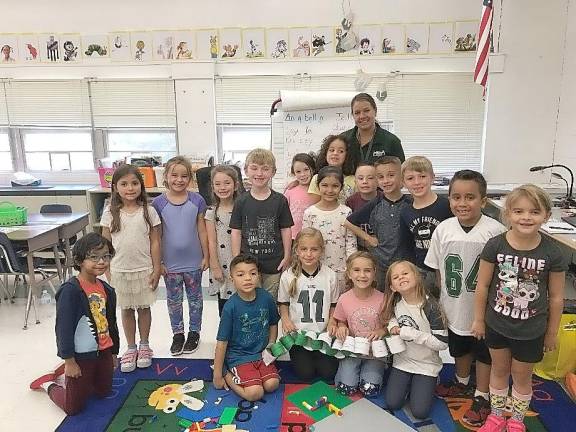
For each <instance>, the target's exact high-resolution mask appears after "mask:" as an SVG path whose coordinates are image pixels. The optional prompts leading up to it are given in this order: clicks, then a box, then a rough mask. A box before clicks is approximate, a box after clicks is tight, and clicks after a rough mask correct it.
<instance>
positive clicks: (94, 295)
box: [30, 233, 120, 415]
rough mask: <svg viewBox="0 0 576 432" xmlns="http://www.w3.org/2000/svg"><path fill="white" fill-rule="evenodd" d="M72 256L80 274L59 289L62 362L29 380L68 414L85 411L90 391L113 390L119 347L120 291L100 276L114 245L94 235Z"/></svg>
mask: <svg viewBox="0 0 576 432" xmlns="http://www.w3.org/2000/svg"><path fill="white" fill-rule="evenodd" d="M72 255H73V257H74V268H75V269H76V270H79V271H80V273H79V274H78V276H73V277H71V278H70V279H69V280H68V281H67V282H64V283H63V284H62V286H61V287H60V289H59V290H58V292H57V293H56V344H57V346H58V356H59V357H60V358H62V359H63V360H64V363H62V364H61V365H60V366H58V367H57V368H56V370H54V371H52V372H50V373H48V374H45V375H43V376H41V377H39V378H37V379H36V380H34V381H33V382H32V383H31V384H30V388H31V389H32V390H40V389H44V390H45V391H46V392H47V393H48V396H49V397H50V399H52V401H53V402H54V403H55V404H56V405H58V406H59V407H60V408H62V409H63V410H64V411H65V412H66V414H68V415H74V414H78V413H79V412H80V411H82V410H83V409H84V406H85V404H86V401H87V400H88V398H89V397H90V396H91V395H92V393H94V394H95V395H96V397H98V398H104V397H106V396H108V395H109V394H110V392H111V391H112V374H113V373H114V369H115V368H116V367H117V366H118V359H117V357H116V356H117V354H118V350H119V348H120V341H119V336H118V327H117V326H116V294H115V292H114V289H113V288H112V287H111V286H110V285H108V284H107V283H106V282H104V281H102V280H100V279H98V276H102V275H103V274H104V272H106V270H107V269H108V266H109V265H110V260H111V259H112V257H113V256H114V248H113V247H112V243H111V242H110V241H109V240H107V239H105V238H104V237H102V236H101V235H100V234H96V233H90V234H87V235H85V236H83V237H82V238H81V239H80V240H78V241H77V242H76V243H75V244H74V249H73V251H72ZM62 374H64V376H63V377H62ZM62 378H63V379H62Z"/></svg>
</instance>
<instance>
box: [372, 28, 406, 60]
mask: <svg viewBox="0 0 576 432" xmlns="http://www.w3.org/2000/svg"><path fill="white" fill-rule="evenodd" d="M405 47H406V37H405V35H404V26H403V25H402V24H386V25H384V26H383V27H382V34H381V44H380V52H379V54H380V55H383V54H404V53H405V52H406V50H405Z"/></svg>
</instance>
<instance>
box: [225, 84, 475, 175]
mask: <svg viewBox="0 0 576 432" xmlns="http://www.w3.org/2000/svg"><path fill="white" fill-rule="evenodd" d="M355 78H356V77H355V76H354V75H347V76H314V77H293V76H274V77H257V76H250V77H233V78H218V79H217V80H216V83H215V86H216V118H217V122H218V123H219V124H222V123H228V124H270V107H271V105H272V102H273V101H274V100H276V99H277V98H278V95H279V90H285V89H298V90H309V91H322V90H342V91H355V88H354V80H355ZM383 84H384V85H385V88H386V92H387V97H386V99H385V100H384V101H379V100H376V104H377V107H378V119H380V120H382V121H384V120H390V121H392V122H393V125H394V126H393V128H394V133H395V134H396V135H397V136H398V137H399V138H400V139H401V140H402V145H403V147H404V152H405V153H406V156H407V157H409V156H415V155H424V156H426V157H428V158H429V159H430V160H431V161H432V163H433V165H434V168H435V171H436V173H437V174H444V173H446V174H450V173H453V172H454V171H457V170H459V169H463V168H470V169H476V170H479V169H480V166H481V153H482V152H481V148H482V126H483V119H484V102H483V100H482V87H481V86H478V85H476V84H474V82H473V80H472V75H471V74H467V73H434V74H418V75H416V74H413V75H397V76H396V77H389V76H384V75H381V76H378V75H373V79H372V82H371V83H370V85H369V86H368V87H367V88H366V90H365V92H367V93H369V94H371V95H372V96H375V95H376V92H377V91H378V90H379V88H380V87H381V86H382V85H383Z"/></svg>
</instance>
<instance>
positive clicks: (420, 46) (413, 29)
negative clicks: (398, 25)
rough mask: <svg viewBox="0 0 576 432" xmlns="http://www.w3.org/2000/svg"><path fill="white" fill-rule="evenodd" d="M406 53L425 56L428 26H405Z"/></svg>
mask: <svg viewBox="0 0 576 432" xmlns="http://www.w3.org/2000/svg"><path fill="white" fill-rule="evenodd" d="M406 52H407V53H408V54H426V53H427V52H428V24H408V25H407V26H406Z"/></svg>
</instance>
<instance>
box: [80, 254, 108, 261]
mask: <svg viewBox="0 0 576 432" xmlns="http://www.w3.org/2000/svg"><path fill="white" fill-rule="evenodd" d="M113 257H114V255H112V254H106V255H88V256H87V257H86V259H89V260H90V261H92V262H93V263H98V262H100V260H103V261H104V262H110V260H112V258H113Z"/></svg>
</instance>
